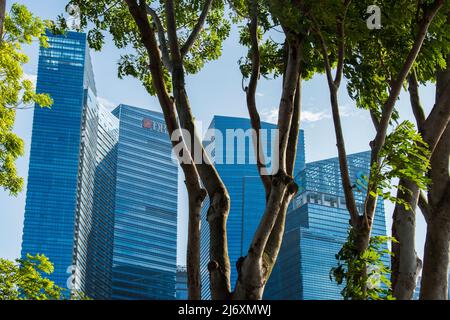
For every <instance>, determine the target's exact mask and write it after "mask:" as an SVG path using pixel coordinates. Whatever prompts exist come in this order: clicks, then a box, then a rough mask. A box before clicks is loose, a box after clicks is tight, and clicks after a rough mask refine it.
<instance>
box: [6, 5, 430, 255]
mask: <svg viewBox="0 0 450 320" xmlns="http://www.w3.org/2000/svg"><path fill="white" fill-rule="evenodd" d="M15 2H17V3H21V4H25V5H26V6H27V7H28V8H29V9H30V10H31V11H32V12H33V13H34V14H36V15H38V16H40V17H42V18H44V19H55V18H56V16H57V15H59V14H61V13H63V12H64V7H65V5H66V3H67V1H65V0H27V1H15ZM11 3H12V1H8V8H9V7H10V5H11ZM24 50H25V53H27V54H28V55H29V57H30V61H29V63H28V64H26V65H25V66H24V71H25V74H26V75H27V77H30V78H31V79H35V78H36V73H37V62H38V45H37V43H33V44H32V45H31V46H28V47H26V48H24ZM123 52H124V51H120V50H118V49H117V48H115V47H114V44H113V43H112V42H111V41H110V38H109V37H107V40H106V45H105V46H104V48H103V50H102V51H101V52H91V56H92V59H93V66H94V73H95V77H96V86H97V91H98V98H99V101H100V102H101V103H102V104H103V105H104V106H105V107H107V108H109V109H113V108H114V107H115V106H117V105H118V104H120V103H123V104H128V105H134V106H138V107H142V108H147V109H151V110H155V111H161V110H160V106H159V104H158V101H157V99H156V98H155V97H151V96H149V94H148V93H147V92H146V91H145V89H144V88H143V87H142V85H141V83H140V82H139V81H137V80H135V79H133V78H126V79H123V80H121V79H119V78H118V77H117V62H118V60H119V58H120V55H121V53H122V54H123ZM245 53H246V48H244V47H242V46H240V45H239V44H238V30H237V28H236V27H233V29H232V32H231V35H230V37H229V38H228V39H227V40H226V41H225V42H224V44H223V54H222V57H221V58H220V59H219V60H217V61H214V62H210V63H209V64H207V65H206V66H205V68H204V69H203V70H202V71H200V73H198V74H196V75H191V76H188V77H187V80H186V82H187V92H188V95H189V98H190V101H191V104H192V111H193V114H194V116H195V118H196V119H197V120H198V121H200V122H201V123H202V124H203V128H205V129H206V128H207V127H208V126H209V123H210V122H211V119H212V117H213V116H214V115H224V116H235V117H248V113H247V107H246V104H245V93H244V92H243V90H242V76H241V73H240V71H239V67H238V60H239V58H241V57H242V56H244V55H245ZM280 94H281V81H280V79H276V80H271V81H269V80H261V81H260V83H259V85H258V90H257V105H258V109H259V111H260V113H261V117H262V118H263V120H265V121H268V122H276V120H277V113H278V103H279V100H280ZM434 94H435V90H434V87H433V86H432V85H429V86H427V87H422V88H421V96H422V100H423V104H424V106H425V109H426V112H429V111H430V109H431V107H432V106H433V101H434ZM340 104H341V108H342V109H341V112H342V124H343V128H344V129H343V130H344V136H345V139H346V147H347V152H348V153H349V154H351V153H356V152H361V151H366V150H369V142H370V141H371V140H372V139H373V138H374V136H375V130H374V129H373V125H372V122H371V120H370V116H369V114H368V113H367V112H366V111H364V110H359V109H357V108H356V106H355V104H354V102H353V101H352V100H351V99H350V98H349V97H348V95H347V92H346V90H345V83H343V84H342V86H341V91H340ZM397 108H398V110H399V112H400V115H401V116H402V118H403V119H409V120H411V121H413V115H412V112H411V111H410V105H409V98H408V96H407V94H406V93H405V92H403V93H402V95H401V98H400V101H399V102H398V103H397ZM32 123H33V110H32V109H29V110H19V111H18V112H17V117H16V123H15V127H14V132H15V133H17V134H18V135H19V136H20V137H22V138H23V139H24V141H25V156H23V157H21V158H20V159H19V160H18V161H17V167H18V173H19V174H20V175H21V176H22V177H24V179H25V188H24V190H23V191H22V193H21V194H19V195H18V196H17V197H11V196H10V195H9V193H7V192H5V191H3V190H0V258H7V259H15V258H18V257H19V255H20V248H21V238H22V227H23V215H24V208H25V195H26V178H27V175H28V164H29V152H30V141H31V131H32ZM301 127H302V129H304V131H305V142H306V161H307V162H311V161H316V160H321V159H326V158H331V157H336V156H337V149H336V140H335V134H334V127H333V122H332V119H331V107H330V102H329V92H328V86H327V83H326V80H325V77H324V76H323V75H317V76H315V77H314V78H313V79H311V80H309V81H307V82H303V89H302V122H301ZM179 171H180V178H179V201H178V207H179V210H178V211H179V218H178V220H179V221H178V230H179V232H178V233H179V235H178V237H179V239H178V264H185V257H186V254H185V251H186V250H185V247H186V237H187V235H186V230H187V196H186V192H185V188H184V183H183V181H184V179H183V177H182V176H181V175H182V171H181V170H179ZM385 207H386V221H387V232H388V234H390V228H391V223H392V218H391V217H392V212H393V208H394V206H393V205H392V204H391V203H389V202H385ZM425 232H426V225H425V222H424V219H423V217H422V215H421V214H420V213H418V214H417V234H416V238H417V239H416V248H417V249H416V250H417V252H418V254H419V256H420V257H422V255H423V245H424V239H425Z"/></svg>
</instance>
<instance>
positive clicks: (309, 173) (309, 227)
mask: <svg viewBox="0 0 450 320" xmlns="http://www.w3.org/2000/svg"><path fill="white" fill-rule="evenodd" d="M348 163H349V171H350V178H351V181H352V183H353V184H354V185H355V188H354V190H355V191H354V195H355V199H356V202H357V206H358V209H359V211H360V212H362V210H363V206H364V198H365V195H366V188H367V187H366V184H367V182H366V179H365V177H367V176H368V174H369V168H370V152H362V153H357V154H352V155H349V156H348ZM297 181H298V184H299V187H300V190H299V193H298V195H297V196H296V198H295V199H294V200H293V203H292V207H291V208H290V211H289V212H288V215H287V218H286V229H285V234H284V239H283V244H282V247H281V250H280V254H279V257H278V261H277V263H276V265H275V267H274V269H273V271H272V275H271V277H270V279H269V281H268V284H267V286H266V291H265V294H264V298H265V299H282V300H337V299H342V297H341V295H340V291H341V290H342V289H343V288H342V287H340V286H338V285H337V284H336V283H335V282H333V281H331V280H330V270H331V268H332V267H334V266H336V265H337V261H336V258H335V255H336V254H337V253H338V252H339V250H340V249H341V247H342V245H343V244H344V243H345V241H346V237H347V232H348V229H349V219H350V218H349V217H350V216H349V213H348V211H347V208H346V206H345V198H344V191H343V188H342V182H341V175H340V169H339V159H338V158H332V159H327V160H322V161H317V162H312V163H308V164H306V169H305V170H304V171H302V172H301V173H300V175H299V176H298V179H297ZM372 235H373V236H376V235H383V236H385V235H386V222H385V214H384V204H383V201H382V200H381V199H380V200H379V201H378V203H377V207H376V213H375V218H374V225H373V231H372ZM385 249H387V244H386V248H385ZM383 262H384V263H385V264H389V257H387V256H386V257H383Z"/></svg>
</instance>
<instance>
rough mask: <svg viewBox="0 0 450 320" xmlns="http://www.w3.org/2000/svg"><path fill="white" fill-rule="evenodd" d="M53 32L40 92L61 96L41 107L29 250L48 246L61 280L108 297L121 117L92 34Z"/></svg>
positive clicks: (25, 248)
mask: <svg viewBox="0 0 450 320" xmlns="http://www.w3.org/2000/svg"><path fill="white" fill-rule="evenodd" d="M48 37H49V41H48V42H49V47H48V48H41V49H40V53H39V67H38V79H37V92H45V93H49V94H50V96H51V97H52V98H53V100H54V104H53V106H52V108H51V109H41V108H39V107H36V108H35V110H34V120H33V134H32V142H31V152H30V166H29V173H28V174H29V176H28V186H27V199H26V207H25V221H24V230H23V240H22V256H23V257H25V256H26V254H28V253H29V254H37V253H41V254H45V255H46V256H47V257H48V258H49V259H50V260H51V261H52V262H53V263H54V265H55V271H54V273H53V274H52V275H51V279H52V280H54V281H55V283H56V284H57V285H59V286H61V287H65V288H67V286H70V287H71V288H75V289H78V290H82V291H84V292H85V293H86V294H88V295H89V296H90V297H92V298H98V299H102V298H107V297H108V296H109V295H110V290H111V284H110V277H109V274H110V271H111V267H110V265H111V263H110V261H111V259H112V248H111V241H110V239H111V237H109V238H108V236H109V235H108V232H109V231H108V230H111V229H112V224H113V214H114V210H113V206H114V201H112V200H111V199H113V198H114V182H115V157H116V150H115V148H116V144H117V139H118V121H117V119H115V118H114V117H113V116H112V115H111V114H110V113H108V112H107V111H106V110H103V109H102V108H101V107H100V106H99V105H98V103H97V101H96V97H95V95H96V89H95V83H94V75H93V71H92V65H91V61H90V56H89V51H88V47H87V42H86V35H85V34H82V33H75V32H68V33H67V34H66V35H64V36H61V35H58V36H57V35H52V34H50V33H48Z"/></svg>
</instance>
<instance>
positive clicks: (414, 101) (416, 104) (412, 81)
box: [408, 69, 426, 131]
mask: <svg viewBox="0 0 450 320" xmlns="http://www.w3.org/2000/svg"><path fill="white" fill-rule="evenodd" d="M408 91H409V99H410V101H411V107H412V111H413V113H414V117H415V118H416V123H417V128H419V131H421V130H422V129H423V125H424V123H425V118H426V117H425V111H424V110H423V107H422V103H421V102H420V95H419V82H418V81H417V74H416V70H414V69H413V70H411V73H410V74H409V76H408Z"/></svg>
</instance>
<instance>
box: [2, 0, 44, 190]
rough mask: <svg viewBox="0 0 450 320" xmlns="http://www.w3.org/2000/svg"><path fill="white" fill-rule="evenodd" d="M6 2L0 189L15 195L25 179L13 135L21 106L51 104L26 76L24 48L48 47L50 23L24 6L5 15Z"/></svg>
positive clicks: (19, 148)
mask: <svg viewBox="0 0 450 320" xmlns="http://www.w3.org/2000/svg"><path fill="white" fill-rule="evenodd" d="M5 9H6V1H4V0H3V1H1V2H0V30H2V32H1V33H0V35H1V37H0V186H2V187H3V188H4V189H5V190H9V192H10V193H11V194H13V195H17V193H18V192H20V191H21V189H22V185H23V179H22V178H21V177H19V176H18V175H17V170H16V166H15V161H16V160H17V158H18V157H19V156H21V155H23V141H22V139H21V138H20V137H18V136H17V135H16V134H14V133H13V132H12V130H13V126H14V120H15V115H16V110H17V108H18V107H19V106H21V105H22V106H27V105H31V104H34V103H37V104H39V105H40V106H41V107H49V106H51V105H52V99H51V98H50V97H49V96H48V95H46V94H37V93H36V92H35V88H34V85H33V83H32V81H30V80H29V79H26V78H25V77H24V73H23V69H22V66H23V65H24V64H25V63H27V62H28V57H27V56H26V55H25V54H24V53H23V52H22V45H24V44H25V45H26V44H30V43H31V42H32V41H33V40H34V39H38V40H39V41H40V43H41V44H42V45H44V46H45V45H46V37H45V28H46V27H49V26H51V23H50V22H48V21H42V20H41V19H40V18H38V17H35V16H33V15H32V14H31V12H29V11H28V10H27V8H26V7H25V6H23V5H19V4H13V5H12V7H11V11H10V12H9V13H8V14H6V12H5Z"/></svg>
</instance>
